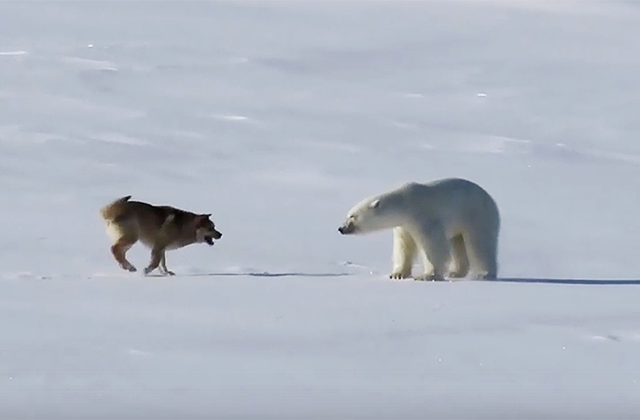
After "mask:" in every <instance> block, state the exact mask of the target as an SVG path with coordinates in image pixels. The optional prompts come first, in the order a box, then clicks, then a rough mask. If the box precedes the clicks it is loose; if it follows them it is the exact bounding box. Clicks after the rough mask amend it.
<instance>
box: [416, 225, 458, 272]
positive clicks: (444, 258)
mask: <svg viewBox="0 0 640 420" xmlns="http://www.w3.org/2000/svg"><path fill="white" fill-rule="evenodd" d="M415 240H416V244H417V246H418V247H419V248H420V251H421V252H422V253H423V254H424V255H423V258H424V259H426V260H427V261H429V263H430V264H431V266H432V267H433V270H429V269H428V267H427V266H426V263H425V267H424V272H423V274H421V275H418V276H415V277H414V279H415V280H444V276H445V274H446V273H447V269H448V267H449V262H450V259H451V255H450V254H451V253H450V246H449V241H448V240H447V237H446V235H445V230H444V227H443V226H442V225H441V224H440V223H430V224H426V226H423V227H422V228H421V229H420V233H419V234H417V235H416V238H415Z"/></svg>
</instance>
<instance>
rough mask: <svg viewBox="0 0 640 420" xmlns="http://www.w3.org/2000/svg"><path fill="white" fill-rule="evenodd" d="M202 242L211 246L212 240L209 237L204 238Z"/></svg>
mask: <svg viewBox="0 0 640 420" xmlns="http://www.w3.org/2000/svg"><path fill="white" fill-rule="evenodd" d="M204 241H205V242H206V243H208V244H209V245H213V238H212V237H211V236H205V237H204Z"/></svg>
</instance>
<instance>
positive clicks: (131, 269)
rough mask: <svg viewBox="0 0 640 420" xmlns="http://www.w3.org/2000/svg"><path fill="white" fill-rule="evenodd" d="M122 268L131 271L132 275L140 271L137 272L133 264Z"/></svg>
mask: <svg viewBox="0 0 640 420" xmlns="http://www.w3.org/2000/svg"><path fill="white" fill-rule="evenodd" d="M120 267H121V268H122V269H123V270H126V271H130V272H132V273H134V272H136V271H138V270H137V269H136V268H135V267H134V266H132V265H131V264H129V265H121V266H120Z"/></svg>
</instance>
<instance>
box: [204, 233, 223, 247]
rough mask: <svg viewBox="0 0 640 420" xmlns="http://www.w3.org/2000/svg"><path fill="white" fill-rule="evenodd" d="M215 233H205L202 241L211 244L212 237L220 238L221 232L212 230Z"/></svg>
mask: <svg viewBox="0 0 640 420" xmlns="http://www.w3.org/2000/svg"><path fill="white" fill-rule="evenodd" d="M214 232H215V233H213V234H212V235H207V236H205V237H204V241H205V242H206V243H208V244H209V245H213V240H214V239H220V238H222V233H220V232H218V231H217V230H216V231H214Z"/></svg>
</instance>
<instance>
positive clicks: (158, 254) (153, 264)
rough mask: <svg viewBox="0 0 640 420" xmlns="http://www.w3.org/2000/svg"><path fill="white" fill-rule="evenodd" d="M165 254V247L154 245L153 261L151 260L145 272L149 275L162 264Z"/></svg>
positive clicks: (152, 251)
mask: <svg viewBox="0 0 640 420" xmlns="http://www.w3.org/2000/svg"><path fill="white" fill-rule="evenodd" d="M163 254H164V247H160V246H157V245H156V246H154V247H153V249H152V250H151V261H149V265H148V266H147V268H145V269H144V274H145V275H147V274H149V273H150V272H152V271H153V270H155V269H156V268H158V266H159V265H160V262H161V261H162V255H163Z"/></svg>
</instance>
